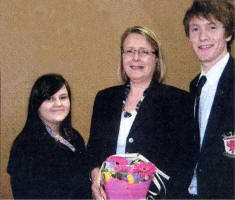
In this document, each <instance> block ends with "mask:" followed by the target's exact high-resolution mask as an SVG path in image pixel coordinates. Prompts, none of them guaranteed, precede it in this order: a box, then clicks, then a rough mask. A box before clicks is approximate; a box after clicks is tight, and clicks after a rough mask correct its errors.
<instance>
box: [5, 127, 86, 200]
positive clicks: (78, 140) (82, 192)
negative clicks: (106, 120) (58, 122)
mask: <svg viewBox="0 0 235 200" xmlns="http://www.w3.org/2000/svg"><path fill="white" fill-rule="evenodd" d="M70 143H71V144H72V145H73V146H74V147H75V148H76V151H75V152H72V151H71V150H70V149H69V148H67V147H66V146H64V145H61V144H60V143H57V142H55V140H54V139H53V138H52V137H51V136H50V135H49V134H48V133H47V132H44V133H37V134H36V133H32V132H31V133H29V132H21V133H20V134H19V135H18V137H17V138H16V140H15V142H14V144H13V146H12V149H11V153H10V158H9V163H8V168H7V171H8V173H9V174H10V176H11V186H12V192H13V196H14V198H16V199H18V198H23V199H28V198H30V199H52V198H53V199H71V198H76V199H80V198H81V199H83V198H87V197H89V190H90V189H89V188H90V186H89V182H88V180H89V179H88V172H87V166H86V161H87V157H86V156H87V155H86V151H85V145H84V141H83V138H82V137H81V136H80V134H79V133H78V132H77V131H75V130H73V133H72V140H71V141H70Z"/></svg>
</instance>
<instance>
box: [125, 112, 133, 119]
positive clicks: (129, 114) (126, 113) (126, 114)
mask: <svg viewBox="0 0 235 200" xmlns="http://www.w3.org/2000/svg"><path fill="white" fill-rule="evenodd" d="M131 116H132V114H131V113H129V112H127V111H124V117H126V118H128V117H131Z"/></svg>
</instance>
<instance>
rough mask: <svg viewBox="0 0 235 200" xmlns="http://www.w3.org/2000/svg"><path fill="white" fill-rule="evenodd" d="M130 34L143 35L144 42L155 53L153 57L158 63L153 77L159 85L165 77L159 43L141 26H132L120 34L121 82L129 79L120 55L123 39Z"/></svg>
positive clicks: (150, 31)
mask: <svg viewBox="0 0 235 200" xmlns="http://www.w3.org/2000/svg"><path fill="white" fill-rule="evenodd" d="M131 33H137V34H140V35H143V36H144V37H145V38H146V40H147V41H148V42H149V43H150V45H151V46H152V48H153V49H154V51H155V52H156V54H155V55H156V56H157V58H158V62H157V63H156V65H155V71H154V75H153V76H154V78H155V79H156V80H157V81H158V82H159V83H161V82H162V81H163V80H164V78H165V75H166V67H165V63H164V62H163V56H162V53H161V50H160V41H159V40H158V38H157V36H156V34H155V33H154V32H153V31H152V30H150V29H148V28H146V27H143V26H133V27H130V28H127V29H126V30H125V32H124V33H123V34H122V37H121V46H120V49H121V59H120V60H121V62H120V67H119V74H120V78H121V80H122V81H123V82H126V81H128V79H129V78H128V77H127V75H126V73H125V71H124V67H123V59H122V54H123V44H124V42H125V39H126V38H127V36H128V35H129V34H131Z"/></svg>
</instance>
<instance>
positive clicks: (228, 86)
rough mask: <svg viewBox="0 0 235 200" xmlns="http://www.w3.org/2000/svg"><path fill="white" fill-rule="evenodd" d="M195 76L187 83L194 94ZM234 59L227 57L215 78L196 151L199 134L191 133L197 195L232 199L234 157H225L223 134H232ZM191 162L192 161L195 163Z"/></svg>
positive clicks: (196, 80)
mask: <svg viewBox="0 0 235 200" xmlns="http://www.w3.org/2000/svg"><path fill="white" fill-rule="evenodd" d="M198 78H199V75H198V76H197V77H196V78H195V79H194V80H193V81H192V82H191V85H190V92H191V94H192V95H194V96H195V89H196V84H197V82H198ZM234 83H235V82H234V59H233V58H232V57H231V56H230V58H229V61H228V63H227V65H226V66H225V69H224V71H223V73H222V75H221V77H220V79H219V82H218V86H217V90H216V94H215V98H214V102H213V105H212V108H211V112H210V115H209V119H208V124H207V127H206V131H205V136H204V140H203V143H202V147H201V152H199V142H200V141H199V133H198V132H195V144H196V152H198V153H197V156H196V162H198V167H197V177H198V190H199V195H200V197H201V198H205V199H206V198H213V199H214V198H221V199H225V198H232V199H234V158H230V157H226V156H225V154H224V152H225V148H224V144H223V135H224V133H226V132H228V131H232V132H233V133H234ZM196 162H195V164H196Z"/></svg>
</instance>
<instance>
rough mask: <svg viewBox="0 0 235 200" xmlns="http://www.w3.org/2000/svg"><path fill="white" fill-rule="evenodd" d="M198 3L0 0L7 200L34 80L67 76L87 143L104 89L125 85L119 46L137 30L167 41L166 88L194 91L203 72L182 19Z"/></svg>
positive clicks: (3, 172) (78, 126) (3, 160)
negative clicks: (11, 162)
mask: <svg viewBox="0 0 235 200" xmlns="http://www.w3.org/2000/svg"><path fill="white" fill-rule="evenodd" d="M191 2H192V1H191V0H187V1H186V0H167V1H166V0H0V66H1V77H0V78H1V172H0V174H1V190H0V191H1V193H0V194H1V196H0V198H1V199H3V198H12V194H11V189H10V183H9V176H8V174H7V173H6V167H7V162H8V157H9V151H10V147H11V144H12V142H13V140H14V138H15V137H16V135H17V134H18V133H19V132H20V131H21V129H22V127H23V125H24V123H25V120H26V113H27V104H28V97H29V93H30V90H31V87H32V85H33V83H34V81H35V79H36V78H37V77H38V76H39V75H42V74H44V73H48V72H57V73H61V74H62V75H63V76H64V77H65V78H66V79H67V80H68V82H69V83H70V86H71V89H72V95H73V102H72V107H73V115H72V116H73V125H74V127H75V128H76V129H78V130H79V131H80V132H81V134H82V136H83V137H84V139H85V141H86V142H87V139H88V137H89V127H90V118H91V112H92V105H93V101H94V97H95V94H96V92H97V91H98V90H100V89H102V88H105V87H109V86H112V85H116V84H119V81H118V78H117V68H118V65H119V56H120V55H119V43H120V36H121V34H122V32H123V31H124V30H125V29H126V28H127V27H129V26H132V25H143V26H147V27H149V28H151V29H152V30H154V31H155V32H156V33H157V34H158V36H159V38H160V39H161V41H162V48H163V53H164V56H165V60H166V64H167V79H166V83H167V84H170V85H174V86H177V87H179V88H182V89H185V90H187V89H188V85H189V82H190V80H191V79H192V78H193V77H194V75H195V74H196V73H198V72H199V67H198V65H199V63H198V62H197V61H196V59H195V57H194V55H193V53H192V50H191V48H190V46H189V45H188V42H187V39H186V37H185V35H184V30H183V26H182V19H183V15H184V13H185V10H186V9H187V8H188V7H189V5H190V4H191Z"/></svg>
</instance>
